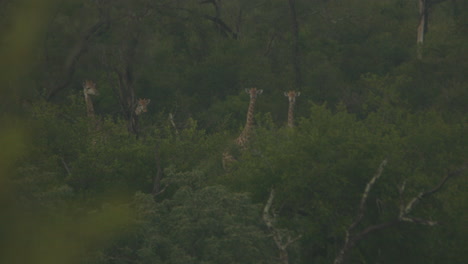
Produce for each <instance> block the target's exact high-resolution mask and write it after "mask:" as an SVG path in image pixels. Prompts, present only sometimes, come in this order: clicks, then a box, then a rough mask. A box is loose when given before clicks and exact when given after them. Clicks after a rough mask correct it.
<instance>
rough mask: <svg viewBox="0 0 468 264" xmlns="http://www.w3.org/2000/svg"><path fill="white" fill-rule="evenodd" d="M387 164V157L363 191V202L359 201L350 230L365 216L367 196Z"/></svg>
mask: <svg viewBox="0 0 468 264" xmlns="http://www.w3.org/2000/svg"><path fill="white" fill-rule="evenodd" d="M385 165H387V159H384V160H383V161H382V162H381V163H380V165H379V168H378V169H377V172H376V173H375V174H374V177H372V179H371V180H370V181H369V182H368V183H367V185H366V188H365V189H364V192H363V193H362V197H361V202H360V203H359V210H358V214H357V217H356V219H355V220H354V222H353V223H352V224H351V226H350V227H349V228H348V232H349V231H351V230H352V229H354V228H355V227H356V226H357V225H358V224H359V223H360V222H361V220H362V217H363V216H364V211H365V209H366V208H365V206H366V202H367V198H368V197H369V192H370V191H371V189H372V187H373V186H374V184H375V182H376V181H377V180H378V179H379V178H380V176H381V175H382V172H383V168H384V166H385Z"/></svg>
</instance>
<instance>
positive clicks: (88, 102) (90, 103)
mask: <svg viewBox="0 0 468 264" xmlns="http://www.w3.org/2000/svg"><path fill="white" fill-rule="evenodd" d="M84 96H85V102H86V112H87V114H88V117H91V118H94V106H93V101H92V100H91V96H89V95H88V94H87V93H85V94H84Z"/></svg>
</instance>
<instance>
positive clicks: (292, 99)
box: [284, 90, 301, 103]
mask: <svg viewBox="0 0 468 264" xmlns="http://www.w3.org/2000/svg"><path fill="white" fill-rule="evenodd" d="M299 95H301V92H296V91H294V90H291V91H289V92H284V96H286V97H288V99H289V102H291V103H294V102H296V97H298V96H299Z"/></svg>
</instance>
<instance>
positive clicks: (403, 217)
mask: <svg viewBox="0 0 468 264" xmlns="http://www.w3.org/2000/svg"><path fill="white" fill-rule="evenodd" d="M386 164H387V160H383V161H382V163H381V164H380V166H379V168H378V169H377V172H376V174H375V175H374V177H372V179H371V180H370V181H369V182H368V183H367V185H366V188H365V190H364V192H363V194H362V198H361V202H360V204H359V208H358V212H357V216H356V219H355V220H354V221H353V223H352V224H351V225H350V226H349V228H348V229H347V230H346V236H345V240H344V244H343V247H342V248H341V250H340V252H339V253H338V255H337V256H336V257H335V260H334V262H333V263H334V264H341V263H344V262H345V261H346V257H347V255H348V253H349V252H350V250H351V249H352V248H353V247H354V246H355V245H356V243H357V242H358V241H360V240H361V239H363V238H364V237H366V236H367V235H369V234H371V233H373V232H375V231H379V230H382V229H385V228H388V227H390V226H394V225H396V224H399V223H401V222H411V223H416V224H421V225H428V226H434V225H436V224H437V222H436V221H432V220H426V219H421V218H416V217H412V216H409V214H410V213H411V212H412V210H413V209H414V208H415V206H416V205H417V204H418V203H419V202H420V201H421V200H422V199H423V198H425V197H428V196H430V195H432V194H434V193H436V192H438V191H440V190H441V189H442V187H443V186H444V185H445V184H446V182H447V181H448V180H449V179H450V178H452V177H454V176H456V175H459V174H461V173H462V172H463V171H464V170H465V169H466V167H467V165H466V164H464V165H463V166H461V167H460V168H459V169H457V170H456V171H453V172H450V173H448V174H447V175H446V176H445V177H444V178H442V180H441V181H440V182H439V184H437V185H436V186H435V187H434V188H433V189H431V190H429V191H427V192H421V193H419V194H418V195H417V196H416V197H414V198H412V199H411V200H410V202H408V203H407V204H405V203H404V202H403V199H402V198H401V196H402V194H403V192H404V190H405V187H406V182H403V184H402V185H401V186H400V188H399V192H400V203H401V205H400V214H399V215H398V217H396V218H395V219H393V220H390V221H388V222H384V223H380V224H375V225H371V226H368V227H366V228H364V229H363V230H362V231H360V232H356V233H353V232H352V231H353V230H354V229H355V228H356V227H357V225H358V224H359V223H360V222H361V220H362V218H363V217H364V212H365V209H366V201H367V198H368V196H369V192H370V191H371V189H372V187H373V186H374V184H375V182H376V181H377V180H378V179H379V178H380V176H381V174H382V171H383V167H384V166H385V165H386Z"/></svg>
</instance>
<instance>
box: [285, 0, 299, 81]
mask: <svg viewBox="0 0 468 264" xmlns="http://www.w3.org/2000/svg"><path fill="white" fill-rule="evenodd" d="M288 2H289V10H290V11H291V24H292V34H293V39H294V40H293V48H292V64H293V68H294V86H295V87H294V89H295V90H300V87H301V85H302V76H301V67H300V62H299V23H298V21H297V13H296V0H288Z"/></svg>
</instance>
